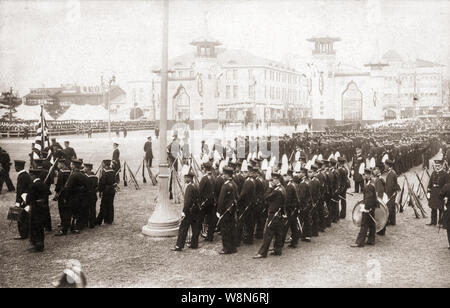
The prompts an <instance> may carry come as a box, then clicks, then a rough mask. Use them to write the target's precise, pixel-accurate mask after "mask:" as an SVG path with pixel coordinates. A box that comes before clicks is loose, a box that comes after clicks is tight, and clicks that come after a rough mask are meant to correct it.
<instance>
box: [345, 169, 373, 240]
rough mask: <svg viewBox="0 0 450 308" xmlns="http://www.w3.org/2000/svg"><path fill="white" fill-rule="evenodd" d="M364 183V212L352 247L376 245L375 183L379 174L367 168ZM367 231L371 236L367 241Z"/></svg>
mask: <svg viewBox="0 0 450 308" xmlns="http://www.w3.org/2000/svg"><path fill="white" fill-rule="evenodd" d="M363 178H364V182H365V183H366V184H365V185H364V189H363V193H364V199H363V200H364V203H363V204H361V209H360V211H361V212H362V219H361V228H360V230H359V234H358V237H357V238H356V242H355V244H352V245H350V247H364V245H365V244H367V245H375V231H376V224H375V207H376V206H377V191H376V189H375V183H376V180H377V176H376V175H374V174H372V171H371V170H370V169H367V168H366V169H365V170H364V174H363ZM367 232H369V236H368V239H367V242H366V237H367Z"/></svg>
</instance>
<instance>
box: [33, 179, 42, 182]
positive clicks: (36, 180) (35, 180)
mask: <svg viewBox="0 0 450 308" xmlns="http://www.w3.org/2000/svg"><path fill="white" fill-rule="evenodd" d="M38 181H41V179H40V178H37V179H34V180H33V183H36V182H38Z"/></svg>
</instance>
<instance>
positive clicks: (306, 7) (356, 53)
mask: <svg viewBox="0 0 450 308" xmlns="http://www.w3.org/2000/svg"><path fill="white" fill-rule="evenodd" d="M161 12H162V2H161V1H160V0H154V1H144V0H131V1H130V0H127V1H124V0H123V1H122V0H111V1H107V0H98V1H94V0H81V1H76V0H67V1H64V0H53V1H45V0H44V1H34V0H30V1H24V0H14V1H13V0H0V88H1V89H2V90H4V89H6V88H9V86H13V87H14V88H17V89H19V90H20V94H21V95H25V94H26V93H27V91H28V89H29V88H30V87H40V86H43V85H45V86H59V85H60V84H62V83H75V82H76V83H78V84H98V83H99V80H100V75H101V73H102V72H103V73H104V74H105V78H109V77H110V76H111V75H112V74H113V73H115V74H116V76H117V80H118V82H119V84H124V83H126V81H128V80H140V79H146V78H149V77H150V68H151V66H152V65H154V64H158V63H159V61H160V58H161V27H162V20H161V16H162V15H161ZM205 16H207V18H205ZM205 20H207V25H208V27H205ZM169 26H170V34H169V55H170V56H176V55H179V54H182V53H185V52H188V51H192V50H193V47H192V46H190V45H189V42H190V41H191V40H192V39H194V38H195V37H198V36H200V35H202V34H204V32H205V31H206V28H207V31H208V32H209V35H210V36H212V37H214V38H215V39H217V40H220V41H221V42H222V43H223V47H225V48H230V49H243V50H247V51H249V52H251V53H254V54H255V55H259V56H262V57H266V58H269V59H273V60H280V61H287V59H289V58H293V57H295V58H299V59H302V58H303V57H307V56H309V55H310V54H311V48H312V46H311V43H308V42H306V39H307V38H308V37H311V36H318V35H329V36H339V37H340V38H341V39H342V41H341V42H338V43H336V45H335V46H336V50H337V57H338V61H339V62H342V63H347V64H352V65H356V66H360V65H362V64H364V63H367V62H368V61H372V60H373V59H375V58H376V57H379V56H381V55H382V54H383V53H385V52H386V51H388V50H389V49H394V50H396V51H397V52H398V53H399V54H400V55H401V56H403V57H405V58H411V59H414V58H420V59H425V60H430V61H435V62H439V63H442V64H445V65H446V66H447V76H448V72H449V70H448V67H449V66H450V42H449V41H450V39H449V38H450V1H447V0H434V1H433V0H431V1H430V0H424V1H422V0H389V1H388V0H380V1H378V0H343V1H335V0H325V1H309V0H305V1H303V0H297V1H294V0H284V1H283V0H281V1H280V0H276V1H275V0H258V1H257V0H226V1H225V0H209V1H206V0H200V1H197V0H171V3H170V17H169Z"/></svg>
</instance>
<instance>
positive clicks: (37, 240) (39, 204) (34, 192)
mask: <svg viewBox="0 0 450 308" xmlns="http://www.w3.org/2000/svg"><path fill="white" fill-rule="evenodd" d="M30 175H31V178H32V180H33V183H32V184H31V185H30V188H29V192H28V194H27V200H26V204H27V206H26V207H25V210H26V211H27V212H29V213H30V241H31V244H32V245H33V250H34V251H35V252H42V251H44V240H45V224H46V222H47V212H48V196H49V190H48V187H47V185H45V184H44V182H43V181H42V180H41V179H40V177H39V176H40V175H41V170H38V169H30Z"/></svg>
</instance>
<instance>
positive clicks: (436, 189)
mask: <svg viewBox="0 0 450 308" xmlns="http://www.w3.org/2000/svg"><path fill="white" fill-rule="evenodd" d="M434 164H435V168H436V169H435V170H434V171H433V173H431V177H430V181H429V182H428V194H427V198H428V206H429V207H430V208H431V221H430V223H429V224H427V225H428V226H436V225H437V224H438V223H440V221H441V218H442V214H443V212H444V199H443V198H442V197H441V189H442V188H443V187H444V185H445V184H447V183H449V182H450V180H449V174H448V173H447V172H445V171H444V169H443V166H442V160H435V161H434ZM438 214H439V215H438ZM438 216H439V217H438Z"/></svg>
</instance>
